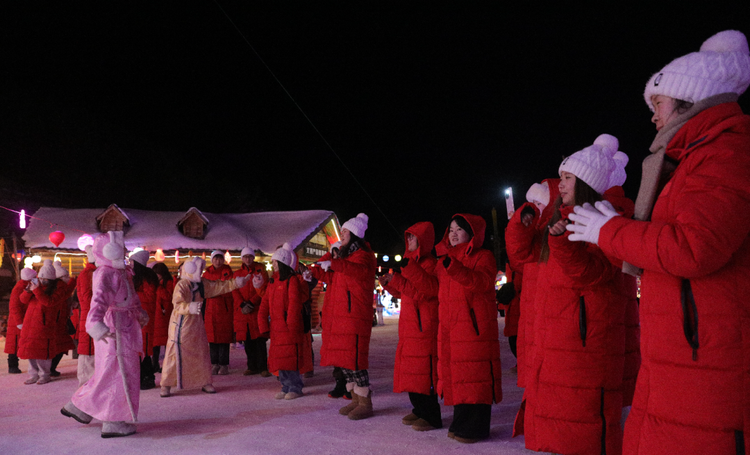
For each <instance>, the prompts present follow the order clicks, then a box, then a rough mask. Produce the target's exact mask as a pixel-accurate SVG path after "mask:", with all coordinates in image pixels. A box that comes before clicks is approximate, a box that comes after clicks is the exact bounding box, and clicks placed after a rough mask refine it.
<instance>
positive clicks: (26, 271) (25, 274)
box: [21, 267, 36, 281]
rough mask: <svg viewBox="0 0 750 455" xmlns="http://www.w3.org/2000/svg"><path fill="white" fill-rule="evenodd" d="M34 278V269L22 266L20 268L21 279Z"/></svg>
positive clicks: (28, 279) (29, 279)
mask: <svg viewBox="0 0 750 455" xmlns="http://www.w3.org/2000/svg"><path fill="white" fill-rule="evenodd" d="M34 278H36V270H34V269H30V268H27V267H24V268H23V269H21V279H22V280H23V281H31V280H33V279H34Z"/></svg>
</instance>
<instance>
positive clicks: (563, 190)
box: [557, 171, 576, 205]
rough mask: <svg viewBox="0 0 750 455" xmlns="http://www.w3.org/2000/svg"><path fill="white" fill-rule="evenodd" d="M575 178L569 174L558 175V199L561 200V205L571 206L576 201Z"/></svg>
mask: <svg viewBox="0 0 750 455" xmlns="http://www.w3.org/2000/svg"><path fill="white" fill-rule="evenodd" d="M575 186H576V176H575V175H573V174H571V173H570V172H566V171H562V172H561V173H560V184H559V185H558V186H557V187H558V188H559V189H560V197H561V198H562V201H563V204H565V205H573V204H574V203H575V200H576V190H575Z"/></svg>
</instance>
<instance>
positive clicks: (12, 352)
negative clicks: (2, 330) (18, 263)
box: [5, 267, 36, 374]
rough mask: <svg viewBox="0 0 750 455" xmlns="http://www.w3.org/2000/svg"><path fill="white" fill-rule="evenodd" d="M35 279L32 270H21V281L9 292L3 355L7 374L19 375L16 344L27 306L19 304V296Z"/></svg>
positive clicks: (19, 336) (34, 272) (34, 273)
mask: <svg viewBox="0 0 750 455" xmlns="http://www.w3.org/2000/svg"><path fill="white" fill-rule="evenodd" d="M34 278H36V271H34V269H28V268H25V267H24V268H23V269H21V279H20V280H18V281H17V282H16V284H15V286H13V290H12V291H11V292H10V301H9V302H8V331H7V332H6V334H5V353H6V354H8V374H21V369H20V368H18V344H19V341H20V338H21V329H22V327H23V318H24V316H25V315H26V308H27V307H28V305H27V304H25V303H23V302H21V295H22V294H23V292H24V290H25V289H26V288H27V287H28V286H29V283H30V282H31V280H32V279H34Z"/></svg>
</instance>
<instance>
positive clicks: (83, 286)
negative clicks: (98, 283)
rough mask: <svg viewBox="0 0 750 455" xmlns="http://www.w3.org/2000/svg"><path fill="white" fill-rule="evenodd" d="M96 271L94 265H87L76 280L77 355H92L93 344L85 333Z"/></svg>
mask: <svg viewBox="0 0 750 455" xmlns="http://www.w3.org/2000/svg"><path fill="white" fill-rule="evenodd" d="M94 270H96V265H94V264H92V263H90V262H89V263H87V264H86V267H84V268H83V270H81V273H79V274H78V279H77V280H76V292H77V293H78V304H79V305H80V306H81V311H80V314H79V319H78V327H77V333H78V353H79V354H81V355H94V342H93V340H92V339H91V336H89V334H88V333H86V318H87V317H88V316H89V310H91V296H92V294H93V290H92V279H93V275H94Z"/></svg>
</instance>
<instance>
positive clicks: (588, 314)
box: [514, 134, 629, 455]
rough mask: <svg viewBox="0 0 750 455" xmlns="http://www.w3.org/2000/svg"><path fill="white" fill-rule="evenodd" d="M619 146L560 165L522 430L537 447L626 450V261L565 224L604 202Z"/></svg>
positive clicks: (611, 140) (587, 151)
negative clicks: (583, 207) (577, 238)
mask: <svg viewBox="0 0 750 455" xmlns="http://www.w3.org/2000/svg"><path fill="white" fill-rule="evenodd" d="M618 145H619V144H618V141H617V139H616V138H615V137H614V136H611V135H608V134H602V135H600V136H599V137H597V138H596V140H595V141H594V143H593V145H591V146H589V147H586V148H584V149H583V150H581V151H578V152H576V153H574V154H572V155H571V156H569V157H567V158H565V160H563V162H562V164H561V165H560V168H559V173H560V184H559V190H560V196H559V197H558V198H557V200H556V201H555V213H554V215H553V216H552V219H551V220H550V221H549V223H548V226H549V228H548V235H547V236H546V237H545V238H544V239H543V242H542V250H541V254H540V265H539V270H538V276H537V284H536V285H537V290H536V301H535V303H534V307H535V308H536V314H535V318H536V321H535V323H534V331H535V333H534V336H535V341H534V346H535V352H534V358H533V359H532V364H531V368H530V370H529V371H528V375H527V377H526V390H525V393H524V400H523V402H522V404H521V409H520V410H519V412H518V416H517V419H516V426H515V428H514V430H515V433H514V434H521V433H522V434H523V435H524V437H525V444H526V448H528V449H531V450H536V451H545V452H556V453H579V454H592V455H593V454H600V453H607V454H618V453H620V452H621V451H622V431H621V427H620V418H621V412H622V407H623V390H624V387H623V375H624V373H623V371H624V365H625V344H626V342H625V340H626V336H625V314H626V308H627V306H628V301H629V300H628V298H627V290H628V289H629V288H628V287H626V284H625V278H624V275H623V273H622V271H621V269H620V267H619V266H618V265H616V264H615V263H613V262H612V261H610V259H609V258H608V257H606V256H605V255H604V254H603V253H602V251H601V250H600V249H599V248H597V247H596V246H594V245H589V246H586V245H585V244H576V243H572V242H569V241H568V239H567V237H568V233H567V231H566V230H565V226H566V224H567V223H568V216H569V214H570V213H572V211H573V206H574V205H576V204H583V203H584V202H587V203H594V202H596V201H601V200H603V196H602V195H603V193H604V192H605V191H606V190H607V189H609V187H610V185H609V182H610V177H611V174H612V172H613V171H614V169H615V168H616V162H615V159H614V157H615V156H616V155H617V154H622V152H618V150H617V149H618Z"/></svg>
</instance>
